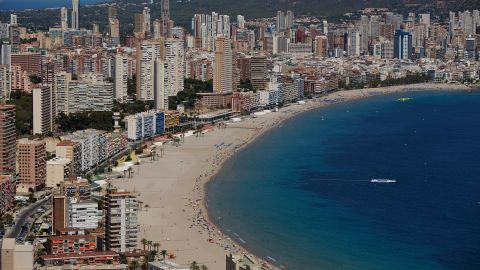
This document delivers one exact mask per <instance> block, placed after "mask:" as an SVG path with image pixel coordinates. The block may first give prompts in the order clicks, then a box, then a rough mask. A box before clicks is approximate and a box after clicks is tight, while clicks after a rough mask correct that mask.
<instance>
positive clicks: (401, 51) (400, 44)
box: [393, 27, 413, 60]
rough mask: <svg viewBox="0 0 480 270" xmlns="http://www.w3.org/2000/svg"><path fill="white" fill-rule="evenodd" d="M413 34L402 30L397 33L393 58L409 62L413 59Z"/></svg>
mask: <svg viewBox="0 0 480 270" xmlns="http://www.w3.org/2000/svg"><path fill="white" fill-rule="evenodd" d="M412 42H413V39H412V34H411V33H409V32H407V31H405V30H404V29H403V27H402V29H398V30H397V31H395V41H394V45H393V46H394V48H393V57H394V58H397V59H403V60H408V59H411V58H412Z"/></svg>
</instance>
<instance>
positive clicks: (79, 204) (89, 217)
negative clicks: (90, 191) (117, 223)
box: [66, 198, 99, 229]
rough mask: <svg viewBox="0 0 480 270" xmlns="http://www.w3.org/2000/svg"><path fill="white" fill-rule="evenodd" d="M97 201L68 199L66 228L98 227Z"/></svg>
mask: <svg viewBox="0 0 480 270" xmlns="http://www.w3.org/2000/svg"><path fill="white" fill-rule="evenodd" d="M98 213H99V212H98V203H96V202H94V201H91V200H86V201H79V200H77V199H75V198H72V199H69V201H68V206H67V212H66V215H67V225H68V228H78V229H95V228H97V227H98V220H99V216H98Z"/></svg>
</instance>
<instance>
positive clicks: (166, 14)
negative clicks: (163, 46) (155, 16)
mask: <svg viewBox="0 0 480 270" xmlns="http://www.w3.org/2000/svg"><path fill="white" fill-rule="evenodd" d="M160 18H161V20H162V36H163V37H164V38H167V37H169V36H168V32H169V31H168V27H169V22H170V0H162V11H161V17H160Z"/></svg>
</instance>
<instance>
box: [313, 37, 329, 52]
mask: <svg viewBox="0 0 480 270" xmlns="http://www.w3.org/2000/svg"><path fill="white" fill-rule="evenodd" d="M327 51H328V39H327V36H317V37H316V38H315V54H316V55H317V56H320V57H327Z"/></svg>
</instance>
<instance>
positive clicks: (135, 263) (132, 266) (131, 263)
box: [130, 260, 139, 270]
mask: <svg viewBox="0 0 480 270" xmlns="http://www.w3.org/2000/svg"><path fill="white" fill-rule="evenodd" d="M138 265H139V263H138V261H137V260H132V261H131V262H130V269H132V270H136V269H137V267H138Z"/></svg>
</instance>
